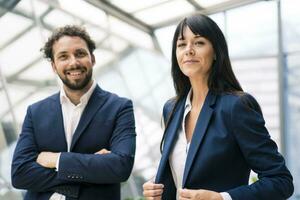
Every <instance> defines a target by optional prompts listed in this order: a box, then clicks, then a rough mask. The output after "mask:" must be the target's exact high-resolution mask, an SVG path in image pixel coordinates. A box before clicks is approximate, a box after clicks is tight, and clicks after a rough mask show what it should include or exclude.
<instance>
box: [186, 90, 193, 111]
mask: <svg viewBox="0 0 300 200" xmlns="http://www.w3.org/2000/svg"><path fill="white" fill-rule="evenodd" d="M191 96H192V89H190V91H189V93H188V95H187V97H186V100H185V106H184V109H185V110H186V109H188V108H190V109H191V107H192V103H191Z"/></svg>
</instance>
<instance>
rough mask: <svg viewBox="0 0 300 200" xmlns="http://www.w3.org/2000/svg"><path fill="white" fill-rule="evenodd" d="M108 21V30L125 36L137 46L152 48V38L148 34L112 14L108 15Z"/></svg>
mask: <svg viewBox="0 0 300 200" xmlns="http://www.w3.org/2000/svg"><path fill="white" fill-rule="evenodd" d="M109 23H110V26H109V27H110V30H109V31H111V32H113V33H115V34H117V35H119V36H120V37H122V38H126V39H125V40H128V41H130V42H131V43H133V44H135V45H137V46H139V47H142V48H148V49H153V43H152V38H151V37H150V36H149V35H148V34H146V33H144V32H142V31H140V30H138V29H136V28H134V27H133V26H130V25H128V24H126V23H125V22H123V21H121V20H119V19H117V18H115V17H112V16H110V17H109Z"/></svg>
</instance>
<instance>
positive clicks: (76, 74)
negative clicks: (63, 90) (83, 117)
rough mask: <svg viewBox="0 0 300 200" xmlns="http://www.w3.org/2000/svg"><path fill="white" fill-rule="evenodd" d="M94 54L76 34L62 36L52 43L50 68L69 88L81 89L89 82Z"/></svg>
mask: <svg viewBox="0 0 300 200" xmlns="http://www.w3.org/2000/svg"><path fill="white" fill-rule="evenodd" d="M94 64H95V58H94V55H91V54H90V52H89V49H88V47H87V44H86V42H85V41H84V40H83V39H81V38H80V37H77V36H63V37H61V38H60V39H59V40H57V41H56V42H55V43H54V44H53V62H52V68H53V70H54V71H55V72H56V73H57V75H58V76H59V78H60V79H61V80H62V82H63V83H64V85H65V86H66V87H68V88H69V89H71V90H83V89H85V88H86V86H87V85H88V84H89V83H90V82H91V78H92V74H93V66H94Z"/></svg>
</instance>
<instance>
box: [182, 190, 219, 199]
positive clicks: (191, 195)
mask: <svg viewBox="0 0 300 200" xmlns="http://www.w3.org/2000/svg"><path fill="white" fill-rule="evenodd" d="M179 200H223V197H222V195H221V194H220V193H218V192H214V191H211V190H190V189H180V190H179Z"/></svg>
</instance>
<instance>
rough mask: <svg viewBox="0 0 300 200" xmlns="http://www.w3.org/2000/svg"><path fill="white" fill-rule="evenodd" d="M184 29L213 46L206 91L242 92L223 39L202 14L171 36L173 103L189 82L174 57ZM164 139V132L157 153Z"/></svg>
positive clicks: (221, 34) (218, 92) (218, 29)
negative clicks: (186, 28)
mask: <svg viewBox="0 0 300 200" xmlns="http://www.w3.org/2000/svg"><path fill="white" fill-rule="evenodd" d="M185 27H189V28H190V29H191V31H192V32H193V33H194V34H197V35H200V36H202V37H204V38H206V39H207V40H209V41H210V42H211V44H212V46H213V49H214V53H215V59H214V61H213V64H212V66H211V68H210V72H209V76H208V88H209V90H210V91H212V92H214V93H215V94H222V93H239V92H243V89H242V87H241V85H240V84H239V82H238V80H237V79H236V77H235V75H234V73H233V70H232V67H231V62H230V59H229V53H228V47H227V43H226V39H225V37H224V35H223V33H222V31H221V29H220V28H219V27H218V25H217V24H216V23H215V22H214V21H213V20H212V19H210V18H209V17H207V16H205V15H202V14H197V15H192V16H190V17H187V18H185V19H183V20H182V21H181V22H180V23H179V24H178V26H177V28H176V30H175V33H174V37H173V43H172V58H171V59H172V60H171V73H172V78H173V84H174V88H175V92H176V97H175V98H176V102H178V101H179V100H180V99H181V98H184V97H185V96H186V95H187V93H188V92H189V90H190V88H191V83H190V80H189V78H188V77H187V76H185V75H184V74H183V73H182V71H181V70H180V68H179V65H178V62H177V57H176V47H177V39H178V37H179V36H180V37H182V38H183V37H184V36H183V30H184V28H185ZM176 104H177V103H175V105H176ZM174 110H175V106H174V108H173V111H172V112H171V114H169V116H168V119H167V120H166V122H167V123H166V128H167V126H168V122H169V121H170V119H171V117H172V115H173V112H174ZM165 130H166V129H165ZM164 138H165V133H164V135H163V138H162V140H161V144H160V149H161V150H162V144H163V141H164Z"/></svg>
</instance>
